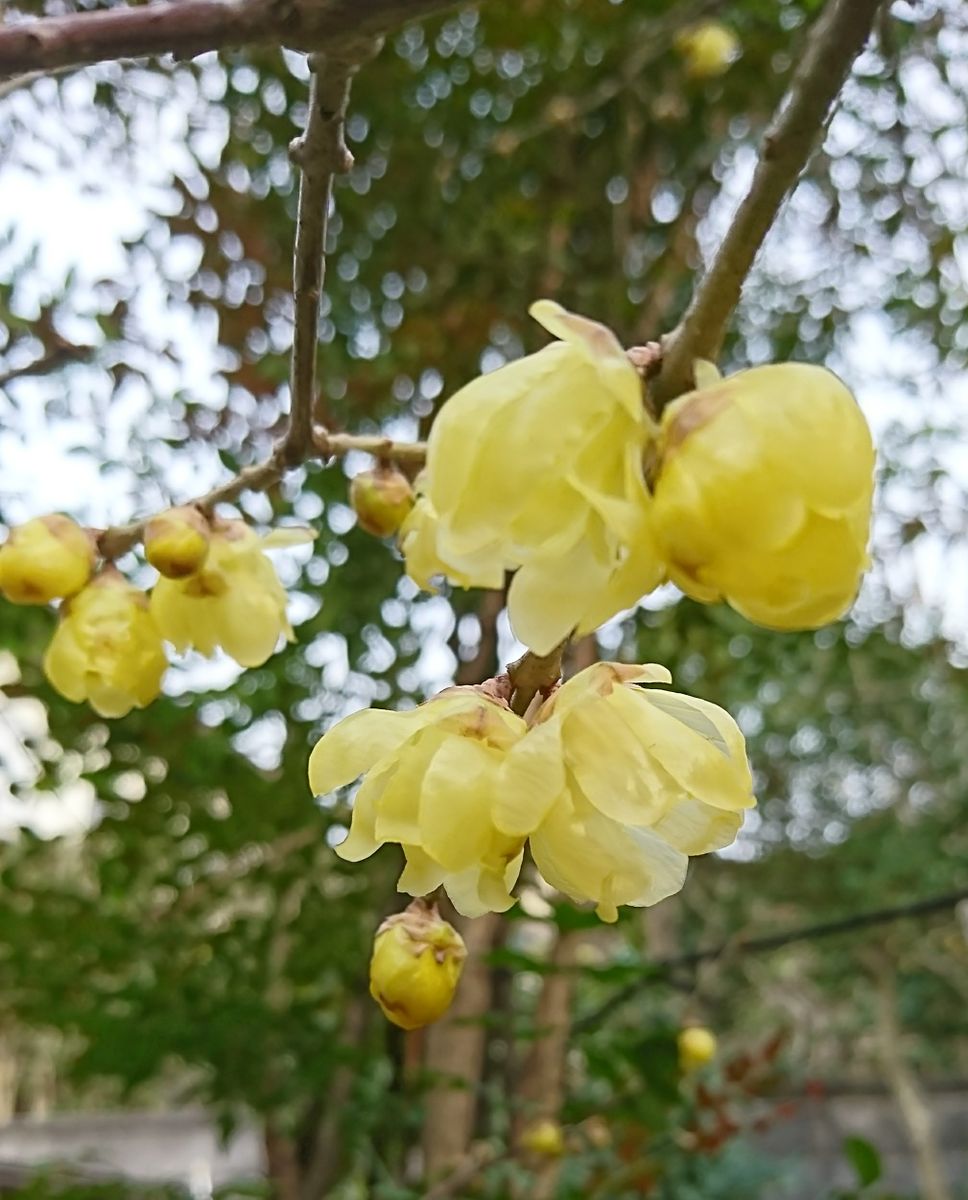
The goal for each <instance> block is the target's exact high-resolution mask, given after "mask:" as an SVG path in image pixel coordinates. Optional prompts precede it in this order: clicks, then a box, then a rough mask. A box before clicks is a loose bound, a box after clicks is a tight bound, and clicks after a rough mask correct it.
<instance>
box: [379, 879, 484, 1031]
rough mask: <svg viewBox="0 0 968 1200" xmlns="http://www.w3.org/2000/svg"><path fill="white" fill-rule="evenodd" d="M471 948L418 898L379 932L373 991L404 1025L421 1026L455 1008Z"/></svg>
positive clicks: (395, 1021)
mask: <svg viewBox="0 0 968 1200" xmlns="http://www.w3.org/2000/svg"><path fill="white" fill-rule="evenodd" d="M466 957H467V947H466V946H465V945H464V939H463V938H462V937H461V936H460V934H459V933H458V932H457V930H456V929H455V928H454V927H453V925H451V924H449V923H448V922H447V921H445V920H443V918H442V917H441V916H440V914H439V913H438V911H437V908H436V906H435V905H432V904H427V903H425V902H424V901H422V900H415V901H414V902H413V904H411V905H409V907H408V908H407V909H405V910H404V912H402V913H396V914H395V915H394V916H392V917H388V918H387V920H385V921H384V922H383V924H382V925H381V926H380V928H379V929H378V930H377V933H376V938H375V940H374V943H373V956H372V958H371V959H370V995H371V996H372V997H373V999H374V1000H375V1001H376V1002H377V1004H379V1006H380V1008H381V1009H382V1010H383V1015H384V1016H385V1017H386V1018H387V1020H388V1021H392V1022H393V1024H394V1025H399V1026H400V1028H401V1029H420V1028H421V1027H422V1026H423V1025H429V1024H430V1023H431V1022H432V1021H437V1020H439V1019H440V1018H441V1017H442V1016H443V1015H444V1013H445V1012H446V1011H447V1009H448V1008H450V1004H451V1001H452V1000H453V998H454V992H455V991H456V990H457V984H458V982H459V981H460V976H461V971H462V970H463V969H464V959H465V958H466Z"/></svg>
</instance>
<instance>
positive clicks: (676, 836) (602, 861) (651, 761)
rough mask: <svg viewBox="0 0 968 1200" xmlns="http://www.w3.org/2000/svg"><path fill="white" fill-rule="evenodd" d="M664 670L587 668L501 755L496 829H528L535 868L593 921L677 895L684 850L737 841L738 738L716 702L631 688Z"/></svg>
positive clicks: (511, 832) (742, 797) (747, 794)
mask: <svg viewBox="0 0 968 1200" xmlns="http://www.w3.org/2000/svg"><path fill="white" fill-rule="evenodd" d="M670 679H671V677H670V675H669V673H668V671H666V669H665V668H664V667H659V666H649V665H647V666H626V665H623V664H620V663H596V664H595V665H594V666H591V667H588V668H586V669H585V670H584V671H581V672H579V673H578V674H577V675H576V676H575V677H574V678H573V679H570V680H569V681H568V682H567V683H566V684H564V685H563V686H562V687H561V688H560V689H559V690H558V691H557V692H555V693H554V695H552V696H551V698H550V699H549V700H547V701H546V702H545V704H544V705H543V706H542V708H541V709H540V710H539V711H538V714H537V717H536V722H535V725H534V728H533V729H532V730H531V731H530V732H529V734H528V737H527V738H526V739H525V740H524V741H523V742H522V743H521V744H520V745H518V746H515V747H514V748H512V750H511V751H510V753H509V760H508V761H509V767H508V769H507V770H506V772H505V777H504V788H503V790H502V792H501V793H500V795H499V797H498V801H497V803H496V805H495V810H494V819H495V824H496V825H497V828H498V829H500V830H501V831H502V832H504V833H506V834H507V835H508V836H515V837H521V836H529V837H530V845H531V851H532V854H533V855H534V861H535V864H536V866H537V867H538V870H539V871H540V872H541V874H542V875H543V876H544V878H545V879H546V880H547V881H548V883H550V884H551V885H552V886H553V887H556V888H557V889H558V890H559V891H562V892H564V893H565V894H566V895H568V896H571V897H572V898H573V899H574V900H577V901H582V900H592V901H594V902H595V904H596V905H597V908H598V912H599V915H600V916H601V917H602V918H603V919H604V920H614V919H615V918H616V916H617V911H618V908H619V907H620V906H622V905H626V904H628V905H634V906H643V905H649V904H655V903H656V902H657V901H659V900H662V899H664V898H665V897H666V896H669V895H672V894H673V893H674V892H677V891H679V889H680V888H681V887H682V885H683V882H684V880H685V875H686V865H687V861H688V857H689V856H690V855H695V854H705V853H708V852H709V851H710V850H718V849H721V848H722V847H724V846H727V845H729V843H730V842H731V841H732V840H733V839H734V837H735V836H736V832H737V830H738V829H739V826H740V824H741V823H742V814H743V810H744V809H745V808H748V807H749V806H750V805H752V804H753V803H754V798H753V791H752V779H751V776H750V769H749V764H748V763H747V760H746V751H745V743H744V740H743V735H742V734H741V733H740V731H739V728H738V726H737V725H736V723H735V722H734V721H733V719H732V718H731V717H730V716H729V714H728V713H726V712H724V711H723V709H721V708H719V707H717V706H716V705H715V704H710V703H709V702H707V701H704V700H696V699H694V698H693V697H691V696H684V695H680V694H678V693H676V692H670V691H666V690H664V689H662V688H659V687H655V686H649V687H641V686H638V685H639V684H640V683H646V684H653V685H654V684H657V683H669V682H670Z"/></svg>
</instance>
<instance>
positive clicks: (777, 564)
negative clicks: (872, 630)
mask: <svg viewBox="0 0 968 1200" xmlns="http://www.w3.org/2000/svg"><path fill="white" fill-rule="evenodd" d="M873 488H874V447H873V444H872V441H871V434H870V429H869V428H868V426H867V422H866V421H865V419H864V416H863V414H862V413H861V410H860V408H859V407H858V405H857V402H856V401H855V399H854V397H853V396H852V395H851V393H850V391H848V389H847V388H846V387H845V386H844V384H843V383H841V382H840V380H839V379H838V378H837V377H836V375H834V374H832V373H831V372H830V371H827V370H824V369H823V368H822V367H815V366H807V365H805V364H801V363H788V364H783V365H776V366H766V367H754V368H753V369H752V370H748V371H740V372H739V373H738V374H736V375H731V376H730V377H729V378H727V379H713V381H712V382H710V383H708V384H707V386H704V387H700V388H699V389H697V390H696V391H693V392H688V393H687V394H686V395H684V396H680V397H679V399H677V400H675V401H674V402H673V403H672V404H670V405H669V406H668V408H667V409H666V410H665V412H664V413H663V415H662V437H661V442H660V464H659V470H658V475H657V478H656V481H655V485H654V504H653V509H652V516H653V522H654V527H655V532H656V536H657V538H658V540H659V543H660V547H661V551H662V555H663V557H664V558H665V560H666V561H667V562H668V564H669V574H670V577H671V578H672V580H673V581H674V582H675V583H676V584H678V585H679V587H680V588H682V590H683V591H684V592H686V593H687V594H688V595H690V596H692V597H693V598H694V599H696V600H700V601H703V602H706V603H711V602H714V601H718V600H721V599H722V600H725V601H726V602H727V603H729V604H731V605H732V606H733V608H735V609H736V610H737V611H738V612H740V613H742V614H743V616H745V617H747V618H748V619H749V620H751V621H754V622H756V623H757V624H758V625H764V626H766V627H767V628H772V629H814V628H816V627H818V626H820V625H824V624H826V623H827V622H828V621H833V620H836V619H837V618H838V617H841V616H843V614H844V613H845V612H846V611H847V609H848V608H849V607H850V605H851V603H852V602H853V600H854V597H855V596H856V594H857V589H858V587H859V585H860V580H861V576H862V575H863V573H864V571H865V570H866V568H867V566H868V565H869V559H868V556H867V541H868V536H869V532H870V520H871V503H872V497H873Z"/></svg>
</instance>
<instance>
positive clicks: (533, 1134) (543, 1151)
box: [521, 1117, 565, 1158]
mask: <svg viewBox="0 0 968 1200" xmlns="http://www.w3.org/2000/svg"><path fill="white" fill-rule="evenodd" d="M521 1146H522V1148H523V1149H525V1150H530V1151H531V1153H532V1154H540V1155H541V1156H542V1157H545V1158H557V1157H559V1155H562V1154H564V1152H565V1135H564V1133H563V1132H562V1129H561V1126H560V1125H559V1124H558V1122H557V1121H553V1120H551V1118H550V1117H544V1118H542V1119H541V1120H540V1121H535V1122H534V1124H532V1125H529V1126H528V1127H527V1129H525V1131H524V1132H523V1133H522V1134H521Z"/></svg>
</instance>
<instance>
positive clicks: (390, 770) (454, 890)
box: [309, 688, 527, 917]
mask: <svg viewBox="0 0 968 1200" xmlns="http://www.w3.org/2000/svg"><path fill="white" fill-rule="evenodd" d="M526 730H527V726H526V725H525V723H524V721H523V720H522V719H521V718H520V717H518V716H515V714H514V713H512V712H511V711H510V709H509V708H508V707H507V705H506V704H504V703H503V702H501V701H499V700H495V699H492V698H490V697H489V696H487V695H485V694H484V693H483V692H481V691H480V690H479V689H477V688H449V689H448V690H447V691H445V692H441V693H440V695H438V696H435V697H434V698H433V699H432V700H429V701H427V703H425V704H421V705H420V706H419V707H418V708H414V709H410V710H408V711H405V712H387V711H385V710H381V709H367V710H365V711H363V712H358V713H353V714H352V716H349V717H346V718H344V719H343V720H342V721H340V722H338V723H337V724H336V725H334V726H333V727H332V728H331V729H330V730H329V731H328V732H327V733H325V734H324V735H323V737H322V738H320V740H319V742H317V744H316V747H315V749H314V750H313V752H312V755H311V757H310V760H309V782H310V786H311V788H312V790H313V792H314V793H315V794H316V795H326V794H328V793H330V792H333V791H335V790H336V789H337V788H340V787H344V786H345V785H346V784H349V783H352V782H353V780H355V779H357V778H358V777H359V776H360V775H362V776H363V782H362V783H361V785H360V788H359V790H358V791H357V793H356V798H355V800H354V804H353V817H352V822H351V825H350V832H349V836H348V837H347V838H346V840H345V841H344V842H342V843H341V844H340V845H339V846H337V847H336V853H337V854H338V855H339V856H340V857H341V858H343V859H345V860H346V861H348V862H359V861H361V860H362V859H364V858H368V857H369V856H370V855H371V854H373V853H374V851H376V850H377V849H378V848H379V847H380V846H382V845H384V844H385V843H387V842H395V843H398V844H399V845H400V846H402V847H403V852H404V855H405V857H406V868H405V869H404V871H403V874H402V875H401V876H400V879H399V883H398V887H399V889H400V891H402V892H409V894H410V895H412V896H424V895H427V894H429V893H430V892H432V891H433V890H434V889H435V888H437V887H439V886H440V885H441V884H442V885H443V886H444V888H445V889H446V891H447V894H448V895H449V896H450V898H451V900H452V901H453V903H454V907H455V908H456V909H457V910H458V912H460V913H462V914H463V915H464V916H468V917H476V916H480V915H481V914H482V913H485V912H504V911H505V910H506V909H508V908H510V907H511V905H512V903H513V899H512V897H511V894H510V888H511V887H512V886H513V884H514V882H515V881H516V879H517V877H518V872H519V871H520V869H521V858H522V850H523V846H524V838H523V837H509V836H506V835H504V834H502V833H500V832H499V830H498V829H497V828H496V827H495V825H494V821H493V817H492V808H493V803H494V797H495V795H497V794H498V793H499V791H500V789H501V787H502V786H503V775H504V763H505V759H506V756H507V751H508V749H509V747H511V746H513V745H514V744H515V743H516V742H518V741H520V740H521V739H522V738H523V737H524V735H525V732H526Z"/></svg>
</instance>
